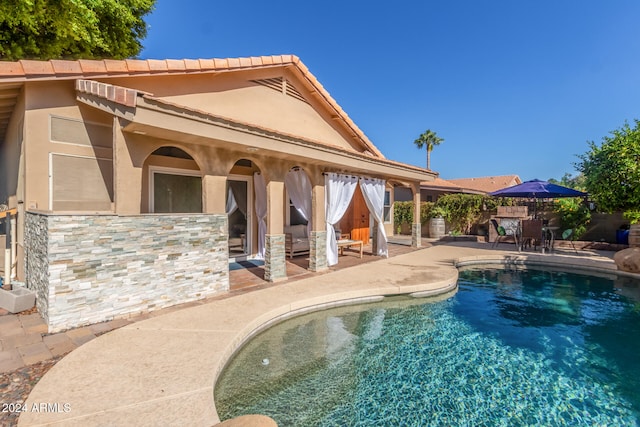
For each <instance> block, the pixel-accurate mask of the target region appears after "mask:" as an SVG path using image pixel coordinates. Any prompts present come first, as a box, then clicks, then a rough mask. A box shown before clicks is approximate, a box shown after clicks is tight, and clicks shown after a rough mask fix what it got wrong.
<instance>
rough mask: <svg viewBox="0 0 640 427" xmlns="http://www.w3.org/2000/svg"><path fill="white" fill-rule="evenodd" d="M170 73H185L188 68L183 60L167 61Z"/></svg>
mask: <svg viewBox="0 0 640 427" xmlns="http://www.w3.org/2000/svg"><path fill="white" fill-rule="evenodd" d="M167 67H168V68H169V71H170V72H171V71H185V69H186V67H185V65H184V61H183V60H182V59H167Z"/></svg>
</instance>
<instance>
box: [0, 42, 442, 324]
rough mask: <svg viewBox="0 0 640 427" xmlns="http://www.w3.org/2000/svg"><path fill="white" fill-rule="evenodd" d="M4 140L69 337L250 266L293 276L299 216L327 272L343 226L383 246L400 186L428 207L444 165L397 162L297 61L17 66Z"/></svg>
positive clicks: (24, 244) (49, 300) (42, 306)
mask: <svg viewBox="0 0 640 427" xmlns="http://www.w3.org/2000/svg"><path fill="white" fill-rule="evenodd" d="M0 141H2V149H1V151H0V152H1V153H2V160H1V164H0V169H1V171H2V175H1V176H2V185H1V186H0V203H3V202H4V203H6V204H7V205H8V207H9V208H16V209H17V212H18V213H17V250H16V253H17V266H16V268H15V276H16V278H17V279H18V280H20V281H23V282H24V283H25V284H26V286H27V287H28V288H29V289H32V290H34V291H35V292H36V294H37V301H36V305H37V307H38V310H39V312H40V313H41V315H42V316H43V317H44V319H45V320H46V321H47V323H48V325H49V330H50V331H52V332H53V331H58V330H62V329H66V328H70V327H74V326H79V325H82V324H88V323H95V322H99V321H103V320H108V319H112V318H115V317H119V316H124V315H127V314H130V313H136V312H143V311H149V310H154V309H159V308H163V307H167V306H170V305H174V304H179V303H183V302H187V301H192V300H196V299H200V298H204V297H207V296H209V295H213V294H215V293H218V292H223V291H225V290H228V287H229V262H230V261H234V260H239V259H244V258H253V257H258V258H262V259H264V265H265V279H266V280H269V281H278V280H282V279H284V278H285V277H286V268H285V266H286V261H285V249H284V247H285V230H286V228H285V227H288V226H289V225H294V224H299V225H301V224H304V225H306V229H307V235H306V236H307V238H308V241H309V255H308V257H309V269H310V270H312V271H320V270H323V269H326V268H328V266H330V265H332V264H333V263H335V262H336V261H337V259H336V257H337V255H336V254H335V236H334V233H335V232H334V230H335V229H340V230H341V232H342V233H345V232H346V233H350V234H351V237H352V238H357V239H369V235H371V236H373V242H372V244H373V250H374V252H375V253H376V254H379V255H384V248H385V245H386V242H385V234H384V233H383V231H386V232H388V233H392V224H391V222H390V221H391V218H392V215H391V212H390V208H391V206H392V202H393V188H395V187H399V186H400V187H408V188H410V189H411V191H412V192H413V194H414V202H415V204H416V206H417V205H418V204H419V201H420V191H419V188H420V183H421V182H424V181H430V180H433V179H434V178H435V176H436V174H435V173H434V172H432V171H428V170H425V169H422V168H418V167H415V166H410V165H406V164H402V163H398V162H394V161H391V160H388V159H386V158H385V157H384V155H383V154H382V153H381V152H380V151H379V150H378V149H377V148H376V146H375V145H374V144H373V143H372V142H371V141H370V140H369V139H368V138H367V137H366V136H365V135H364V133H363V132H362V131H361V130H360V129H359V128H358V127H357V126H356V124H355V123H354V122H353V121H352V120H351V119H350V118H349V117H348V116H347V114H346V113H345V112H344V111H343V110H342V109H341V108H340V106H339V105H338V104H337V103H336V101H335V100H334V99H333V98H332V97H331V96H330V95H329V93H328V92H327V91H326V90H325V89H324V88H323V87H322V85H321V84H320V83H319V82H318V81H317V80H316V78H315V77H314V76H313V75H312V74H311V73H310V72H309V70H308V69H307V68H306V67H305V65H304V64H303V63H302V62H301V61H300V59H298V58H297V57H295V56H292V55H283V56H264V57H251V58H230V59H199V60H100V61H97V60H79V61H64V60H52V61H31V60H23V61H18V62H0ZM358 188H361V189H362V191H360V190H358ZM345 194H346V195H347V196H345ZM345 197H346V198H345ZM342 205H345V206H342ZM347 206H348V208H347V209H346V212H345V211H344V208H345V207H347ZM370 212H371V214H370ZM416 217H417V215H416ZM370 225H371V227H372V228H373V229H372V230H370V229H369V227H370ZM419 236H420V224H419V223H416V224H414V229H413V237H414V238H413V239H412V240H413V244H414V245H419V242H420V240H419Z"/></svg>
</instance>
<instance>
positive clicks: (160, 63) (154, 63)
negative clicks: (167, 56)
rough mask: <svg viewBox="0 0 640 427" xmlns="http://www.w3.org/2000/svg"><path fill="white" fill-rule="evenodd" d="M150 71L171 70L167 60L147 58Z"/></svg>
mask: <svg viewBox="0 0 640 427" xmlns="http://www.w3.org/2000/svg"><path fill="white" fill-rule="evenodd" d="M147 63H148V64H149V71H150V72H152V73H161V72H167V71H169V68H168V66H167V61H165V60H160V59H147Z"/></svg>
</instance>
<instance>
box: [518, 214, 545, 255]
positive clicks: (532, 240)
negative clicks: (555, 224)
mask: <svg viewBox="0 0 640 427" xmlns="http://www.w3.org/2000/svg"><path fill="white" fill-rule="evenodd" d="M520 238H521V240H520V242H521V244H522V249H524V247H525V246H527V245H528V246H529V247H531V246H533V250H534V251H535V250H537V249H538V245H539V244H540V245H541V244H543V242H542V220H541V219H524V220H522V235H521V236H520Z"/></svg>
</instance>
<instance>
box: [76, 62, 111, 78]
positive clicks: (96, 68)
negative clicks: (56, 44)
mask: <svg viewBox="0 0 640 427" xmlns="http://www.w3.org/2000/svg"><path fill="white" fill-rule="evenodd" d="M78 64H80V69H81V70H82V74H85V75H86V74H106V73H107V66H106V65H105V63H104V61H98V60H95V59H80V60H79V61H78Z"/></svg>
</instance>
